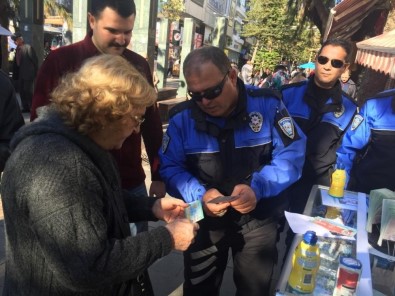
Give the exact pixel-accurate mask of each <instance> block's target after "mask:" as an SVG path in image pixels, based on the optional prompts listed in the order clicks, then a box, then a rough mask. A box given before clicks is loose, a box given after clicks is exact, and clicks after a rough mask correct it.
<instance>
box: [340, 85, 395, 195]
mask: <svg viewBox="0 0 395 296" xmlns="http://www.w3.org/2000/svg"><path fill="white" fill-rule="evenodd" d="M394 151H395V89H392V90H388V91H385V92H382V93H379V94H378V95H376V96H375V97H374V98H370V99H368V100H367V101H366V102H365V104H364V105H363V106H362V108H361V110H360V112H359V113H358V114H357V115H355V116H354V119H353V121H352V124H351V126H350V127H349V129H348V130H347V133H346V134H345V135H344V138H343V144H342V146H341V147H340V148H339V150H338V151H337V157H338V160H339V161H341V162H342V163H343V164H344V165H345V167H346V172H347V176H348V177H349V178H347V182H348V186H347V188H348V189H350V190H354V191H359V192H365V193H369V192H370V190H372V189H380V188H388V189H390V190H395V153H394Z"/></svg>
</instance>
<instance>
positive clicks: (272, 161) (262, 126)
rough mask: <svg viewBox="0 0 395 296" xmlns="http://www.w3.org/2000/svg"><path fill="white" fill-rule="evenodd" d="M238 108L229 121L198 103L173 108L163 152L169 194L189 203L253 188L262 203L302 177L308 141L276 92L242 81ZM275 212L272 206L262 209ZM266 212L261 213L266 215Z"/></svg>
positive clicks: (162, 173) (239, 83)
mask: <svg viewBox="0 0 395 296" xmlns="http://www.w3.org/2000/svg"><path fill="white" fill-rule="evenodd" d="M238 89H239V96H238V104H237V107H236V109H235V111H234V112H233V113H232V114H231V115H230V116H229V117H228V118H218V117H211V116H209V115H207V114H205V113H204V112H203V111H201V109H200V108H199V107H198V106H197V104H196V103H195V102H193V101H186V102H183V103H181V104H179V105H177V106H175V107H173V108H172V110H171V111H172V114H171V115H170V121H169V126H168V128H167V131H166V133H165V135H164V139H163V147H162V151H160V153H159V155H160V159H161V166H160V173H161V176H162V178H163V180H164V181H165V183H166V188H167V190H168V193H169V194H170V195H172V196H175V197H178V198H183V199H184V200H185V201H186V202H192V201H195V200H201V199H202V197H203V195H204V194H205V192H206V190H208V189H210V188H216V189H218V190H219V191H220V192H221V193H223V194H224V195H230V194H231V193H232V191H233V188H234V186H235V185H237V184H249V185H250V186H251V188H252V189H253V190H254V192H255V194H256V197H257V199H258V205H257V208H256V209H255V211H258V212H259V209H258V208H259V204H260V203H261V201H262V200H265V199H268V200H273V199H275V198H270V197H274V196H276V195H277V194H279V193H280V192H282V191H283V190H284V189H286V188H287V187H288V186H290V185H291V184H292V183H294V182H295V181H297V180H298V179H299V178H300V176H301V171H302V167H303V163H304V151H305V143H306V140H305V136H304V134H303V132H301V130H300V128H299V127H298V126H296V125H295V124H294V122H293V120H292V118H291V117H290V116H289V114H288V112H287V110H286V108H285V106H284V105H283V103H282V102H281V100H280V99H279V98H278V97H276V95H275V94H274V93H273V92H272V91H271V90H264V89H259V88H256V87H253V86H244V84H243V83H242V82H241V81H240V80H239V81H238ZM263 204H264V203H262V206H261V207H265V211H266V212H267V213H268V211H270V207H271V205H270V202H268V203H265V206H263ZM261 213H262V211H261Z"/></svg>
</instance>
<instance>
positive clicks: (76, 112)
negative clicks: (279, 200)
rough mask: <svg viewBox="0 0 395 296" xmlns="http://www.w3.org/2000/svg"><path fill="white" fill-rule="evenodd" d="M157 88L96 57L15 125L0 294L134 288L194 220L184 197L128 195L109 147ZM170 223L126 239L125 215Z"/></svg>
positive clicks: (117, 61)
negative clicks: (34, 116) (34, 115)
mask: <svg viewBox="0 0 395 296" xmlns="http://www.w3.org/2000/svg"><path fill="white" fill-rule="evenodd" d="M155 99H156V93H155V91H154V89H153V88H152V87H151V86H150V85H149V84H148V82H147V81H146V80H145V78H143V77H142V76H141V75H140V74H139V73H138V72H137V70H136V69H134V68H133V67H132V66H131V65H130V64H129V63H128V62H127V61H125V60H124V59H123V58H122V57H119V56H114V55H105V54H103V55H100V56H97V57H93V58H91V59H88V60H86V62H85V63H84V64H83V66H82V67H81V68H80V70H78V71H77V72H75V73H70V74H67V75H66V76H65V77H64V78H63V79H62V80H61V82H60V84H59V85H58V87H57V88H56V89H55V90H54V91H53V93H52V103H51V105H49V106H47V107H43V108H44V109H43V110H41V111H42V112H41V114H40V116H39V119H38V120H36V121H34V122H33V123H31V124H29V125H27V126H25V127H23V128H21V129H20V130H19V131H18V133H17V134H16V135H15V137H14V138H13V140H12V141H11V149H12V154H11V156H10V158H9V160H8V162H7V164H6V168H5V171H4V175H3V180H2V188H1V190H2V192H1V195H2V199H3V204H4V216H5V224H6V245H7V249H6V252H7V255H6V276H5V284H4V292H3V295H133V292H132V290H133V289H136V282H137V281H136V280H135V279H136V278H137V277H139V275H140V274H141V273H143V272H144V271H145V270H146V269H147V268H148V266H149V265H151V264H152V263H153V262H154V261H155V260H156V259H158V258H161V257H163V256H165V255H167V254H168V253H169V252H170V251H171V250H172V249H177V250H185V249H186V248H187V247H188V246H189V245H190V243H191V242H192V240H193V238H194V236H195V234H196V231H197V227H198V226H197V224H195V223H192V222H190V221H189V220H187V219H184V218H183V211H184V208H185V207H187V204H185V203H184V202H183V201H181V200H178V199H173V198H162V199H156V198H153V197H149V198H142V197H138V198H130V197H128V198H127V199H125V200H126V202H125V200H124V193H123V191H122V189H121V186H120V179H119V175H118V171H117V169H116V163H115V162H114V160H113V159H112V156H111V154H110V153H109V152H108V150H110V149H114V148H120V147H121V146H122V143H123V141H124V140H125V138H126V137H128V136H129V135H130V134H131V133H134V132H138V131H139V128H140V124H141V123H142V121H143V118H142V115H143V114H144V112H145V109H146V107H147V106H150V105H152V104H154V103H155ZM144 219H145V220H156V219H162V220H165V221H166V222H168V224H166V225H165V226H161V227H157V228H155V229H154V230H151V231H149V232H145V233H141V234H139V235H137V236H135V237H132V236H130V229H129V222H130V221H139V220H144Z"/></svg>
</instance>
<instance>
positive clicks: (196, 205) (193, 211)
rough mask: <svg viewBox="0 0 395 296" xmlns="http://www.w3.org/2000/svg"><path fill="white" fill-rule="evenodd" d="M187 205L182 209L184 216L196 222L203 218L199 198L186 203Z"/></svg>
mask: <svg viewBox="0 0 395 296" xmlns="http://www.w3.org/2000/svg"><path fill="white" fill-rule="evenodd" d="M188 204H189V207H187V208H186V209H185V210H184V213H185V217H186V218H188V219H189V220H191V221H192V222H198V221H200V220H202V219H203V218H204V214H203V208H202V203H201V201H200V200H195V201H193V202H191V203H188Z"/></svg>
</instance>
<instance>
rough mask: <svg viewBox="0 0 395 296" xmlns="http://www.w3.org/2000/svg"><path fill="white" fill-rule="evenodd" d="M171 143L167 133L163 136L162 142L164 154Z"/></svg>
mask: <svg viewBox="0 0 395 296" xmlns="http://www.w3.org/2000/svg"><path fill="white" fill-rule="evenodd" d="M169 143H170V136H169V135H168V134H167V133H164V134H163V140H162V152H163V153H166V150H167V146H169Z"/></svg>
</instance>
